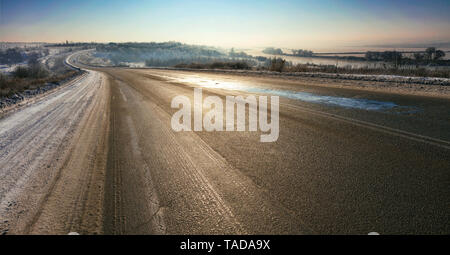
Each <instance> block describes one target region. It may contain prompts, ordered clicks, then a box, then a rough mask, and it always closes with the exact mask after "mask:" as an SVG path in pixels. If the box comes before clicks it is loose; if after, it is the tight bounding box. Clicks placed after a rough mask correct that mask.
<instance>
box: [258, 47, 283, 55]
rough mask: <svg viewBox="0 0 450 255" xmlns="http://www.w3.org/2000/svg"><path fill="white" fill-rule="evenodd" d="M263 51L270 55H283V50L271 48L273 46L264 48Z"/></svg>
mask: <svg viewBox="0 0 450 255" xmlns="http://www.w3.org/2000/svg"><path fill="white" fill-rule="evenodd" d="M263 53H266V54H270V55H284V52H283V51H282V50H281V49H279V48H278V49H277V48H273V47H268V48H265V49H264V50H263Z"/></svg>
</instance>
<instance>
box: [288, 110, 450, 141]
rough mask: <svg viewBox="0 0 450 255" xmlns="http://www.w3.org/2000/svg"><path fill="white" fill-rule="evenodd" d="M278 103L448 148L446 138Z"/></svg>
mask: <svg viewBox="0 0 450 255" xmlns="http://www.w3.org/2000/svg"><path fill="white" fill-rule="evenodd" d="M280 105H282V106H286V107H290V108H294V109H297V110H300V111H304V112H308V113H311V114H315V115H320V116H322V117H328V118H331V119H334V120H339V121H342V122H346V123H350V124H352V125H356V126H360V127H365V128H369V129H372V130H376V131H380V132H384V133H387V134H390V135H395V136H399V137H403V138H407V139H410V140H413V141H417V142H423V143H427V144H430V145H434V146H438V147H441V148H444V149H450V142H449V141H446V140H442V139H438V138H433V137H429V136H424V135H419V134H415V133H411V132H408V131H404V130H400V129H396V128H390V127H386V126H382V125H378V124H374V123H370V122H367V121H363V120H356V119H352V118H347V117H343V116H339V115H336V114H332V113H327V112H322V111H317V110H312V109H308V108H306V107H302V106H298V105H292V104H285V103H280Z"/></svg>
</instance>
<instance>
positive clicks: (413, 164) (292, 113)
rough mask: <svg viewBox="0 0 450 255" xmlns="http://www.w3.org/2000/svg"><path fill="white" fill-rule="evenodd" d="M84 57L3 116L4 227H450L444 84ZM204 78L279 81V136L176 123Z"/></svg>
mask: <svg viewBox="0 0 450 255" xmlns="http://www.w3.org/2000/svg"><path fill="white" fill-rule="evenodd" d="M73 61H75V64H76V65H79V66H81V67H83V66H82V65H81V64H79V63H76V58H75V60H73ZM84 68H86V69H89V70H90V71H89V72H88V73H87V74H85V75H84V76H82V77H79V78H78V79H77V80H75V81H73V82H72V83H70V84H68V85H66V86H63V87H61V88H59V89H58V90H56V91H54V92H52V93H51V94H49V95H47V96H45V97H44V98H42V99H40V100H38V101H37V102H36V103H34V104H31V105H29V106H27V107H24V108H22V109H19V110H17V111H16V112H14V113H12V114H10V115H8V116H6V117H4V118H2V119H0V234H1V233H3V234H23V233H40V234H67V233H70V232H77V233H80V234H102V233H104V234H364V235H365V234H367V233H370V232H377V233H380V234H400V233H403V234H410V233H416V234H449V233H450V229H449V227H450V225H449V224H448V215H449V214H450V211H449V207H448V205H449V204H450V203H449V202H450V190H449V188H448V187H450V156H449V155H450V153H449V150H450V143H449V142H448V141H450V119H449V117H448V116H450V100H449V97H448V94H443V96H440V97H436V96H433V97H431V96H426V95H411V94H401V93H387V92H386V91H384V92H383V91H373V90H368V89H354V88H352V85H355V87H356V85H358V86H360V85H361V84H360V81H338V80H333V79H323V78H311V77H306V78H299V79H298V80H295V81H294V80H284V79H281V78H270V77H261V76H251V75H233V74H223V73H207V72H187V71H174V70H156V69H127V68H92V67H84ZM378 85H379V86H380V87H382V86H383V84H378ZM255 87H256V88H257V89H255ZM194 88H203V94H204V97H206V96H218V97H219V98H221V99H224V100H225V97H226V96H230V95H234V96H236V95H242V96H244V97H245V96H247V95H269V94H272V95H279V96H280V134H279V139H278V140H277V141H276V142H273V143H261V142H260V136H261V133H260V132H259V131H257V132H248V131H244V132H206V131H202V132H174V131H173V130H172V128H171V124H170V122H171V117H172V115H173V114H174V113H175V112H176V111H177V110H178V109H173V108H171V101H172V99H173V98H174V97H176V96H179V95H183V96H186V97H188V98H189V99H190V100H191V102H193V91H194ZM430 89H433V90H435V91H439V90H446V89H447V88H444V87H431V88H430ZM411 109H420V110H418V111H411ZM206 112H208V109H204V111H203V113H204V114H205V113H206Z"/></svg>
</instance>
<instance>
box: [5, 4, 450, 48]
mask: <svg viewBox="0 0 450 255" xmlns="http://www.w3.org/2000/svg"><path fill="white" fill-rule="evenodd" d="M449 14H450V1H448V0H447V1H437V0H436V1H417V0H410V1H404V0H399V1H388V0H381V1H365V0H360V1H356V0H351V1H337V0H334V1H332V0H326V1H266V0H260V1H245V0H240V1H236V0H228V1H203V0H200V1H186V0H185V1H173V0H168V1H137V0H128V1H118V0H110V1H105V0H89V1H88V0H81V1H80V0H78V1H53V0H40V1H24V0H0V41H49V42H61V41H65V40H69V41H97V42H109V41H117V42H124V41H169V40H174V41H182V42H186V43H195V44H204V45H217V46H226V47H231V46H236V47H250V46H267V45H271V46H277V47H297V46H302V47H310V48H311V47H316V48H317V47H334V46H342V45H365V44H384V43H417V42H436V41H450V15H449Z"/></svg>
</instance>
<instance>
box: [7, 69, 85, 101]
mask: <svg viewBox="0 0 450 255" xmlns="http://www.w3.org/2000/svg"><path fill="white" fill-rule="evenodd" d="M77 74H78V71H74V70H70V71H66V72H64V73H61V74H57V75H52V76H48V77H45V78H19V77H8V76H5V75H1V74H0V98H2V97H9V96H12V95H14V94H18V93H22V92H23V91H25V90H33V89H38V88H40V87H44V86H45V85H46V84H48V83H53V84H57V83H59V82H61V81H63V80H66V79H69V78H71V77H74V76H75V75H77Z"/></svg>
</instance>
